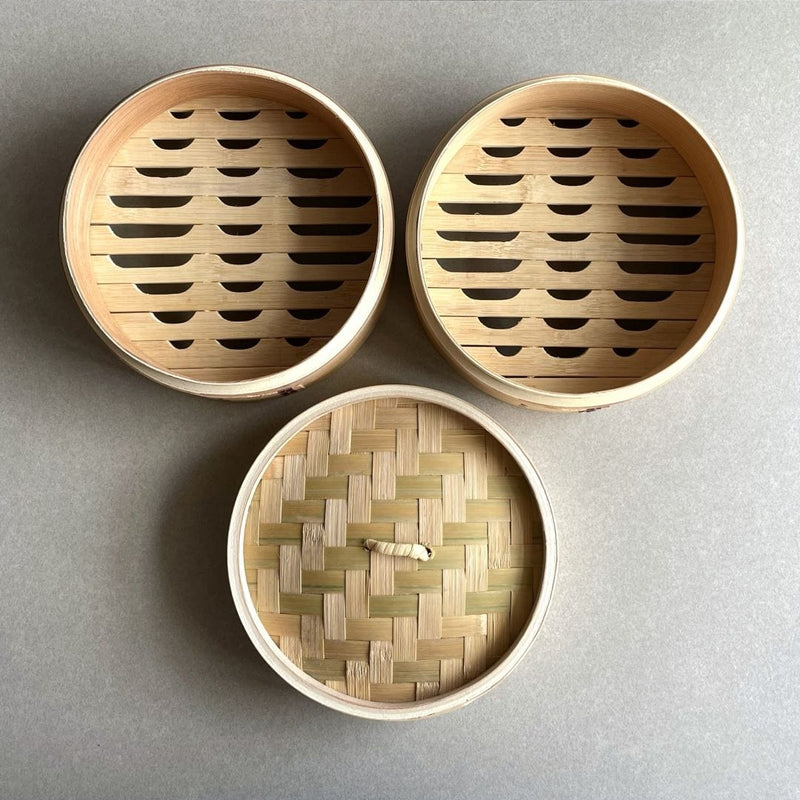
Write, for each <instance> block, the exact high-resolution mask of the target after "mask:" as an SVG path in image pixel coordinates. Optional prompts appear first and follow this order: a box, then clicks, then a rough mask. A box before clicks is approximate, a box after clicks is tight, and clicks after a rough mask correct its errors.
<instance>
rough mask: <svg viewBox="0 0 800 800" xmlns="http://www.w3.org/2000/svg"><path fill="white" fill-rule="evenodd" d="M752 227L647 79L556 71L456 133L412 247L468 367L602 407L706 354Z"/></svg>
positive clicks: (552, 396)
mask: <svg viewBox="0 0 800 800" xmlns="http://www.w3.org/2000/svg"><path fill="white" fill-rule="evenodd" d="M740 238H741V222H740V212H739V208H738V200H737V198H736V196H735V193H734V190H733V188H732V184H731V181H730V178H729V177H728V175H727V173H726V171H725V168H724V166H723V165H722V163H721V161H720V159H719V156H718V154H717V153H716V151H715V150H714V149H713V146H712V145H711V144H710V143H709V142H708V140H707V139H706V138H705V137H704V136H703V134H702V133H701V132H700V131H699V130H698V129H697V128H696V127H694V125H693V124H692V123H690V122H689V121H688V120H686V119H685V118H684V117H683V116H682V115H681V114H680V113H679V112H678V111H676V110H675V109H673V108H671V107H670V106H668V105H667V104H666V103H664V102H663V101H661V100H659V99H658V98H655V97H653V96H652V95H649V94H648V93H647V92H645V91H643V90H640V89H637V88H636V87H633V86H629V85H627V84H622V83H620V82H617V81H613V80H610V79H604V78H592V77H586V76H556V77H554V78H542V79H538V80H534V81H529V82H527V83H524V84H520V85H518V86H514V87H509V89H507V90H502V91H500V92H498V93H496V94H495V95H493V96H492V97H490V98H489V99H488V100H486V101H484V102H483V103H481V104H480V105H478V106H477V107H476V108H475V109H474V110H473V111H472V112H470V113H469V114H467V115H466V116H465V117H464V118H463V119H462V120H461V121H460V122H459V123H457V125H456V126H455V127H454V128H453V130H452V131H451V132H450V133H449V134H448V135H447V136H446V137H445V138H444V139H443V140H442V142H441V143H440V145H439V147H438V148H437V150H436V151H435V153H434V154H433V156H432V157H431V159H430V160H429V162H428V164H427V165H426V167H425V169H424V170H423V172H422V175H421V176H420V179H419V181H418V183H417V187H416V189H415V192H414V195H413V197H412V202H411V207H410V210H409V215H408V226H407V251H408V265H409V274H410V277H411V284H412V289H413V293H414V299H415V302H416V304H417V307H418V309H419V311H420V314H421V317H422V321H423V323H424V324H425V327H426V328H427V330H428V332H429V333H430V335H431V337H432V338H433V340H434V342H435V343H436V344H437V345H438V346H439V348H440V349H441V350H442V352H443V353H444V354H445V356H447V358H448V359H449V360H450V362H451V363H452V364H453V365H454V366H455V367H456V368H457V369H459V370H460V371H461V372H462V373H463V374H464V375H465V376H466V377H468V378H469V379H470V380H472V381H473V382H474V383H475V384H476V385H478V386H479V387H481V388H483V389H485V390H486V391H489V392H490V393H491V394H493V395H495V396H496V397H499V398H501V399H503V400H507V401H509V402H513V403H515V404H521V405H528V406H532V407H535V408H544V409H548V410H586V409H590V408H596V407H599V406H604V405H609V404H611V403H613V402H620V401H622V400H626V399H629V398H632V397H635V396H638V395H639V394H642V393H643V392H645V391H649V390H650V389H652V388H655V387H656V386H658V385H660V384H662V383H663V382H665V381H666V380H668V379H669V378H670V377H671V376H673V375H674V374H677V372H678V371H679V370H680V369H683V368H684V367H685V365H686V364H688V363H689V362H690V361H691V360H693V359H694V358H695V357H696V356H697V355H698V354H699V352H700V351H701V350H702V349H703V348H704V347H705V346H706V345H707V343H708V341H709V340H710V338H711V336H712V335H713V333H714V332H715V331H716V330H717V329H718V327H719V325H720V324H721V321H722V318H723V316H724V311H725V310H726V309H727V307H729V306H730V303H731V302H732V299H733V294H734V292H735V288H736V284H737V282H738V274H739V271H740V269H741V249H740V248H737V241H738V239H740ZM626 321H628V322H629V324H625V323H626ZM545 348H547V349H545ZM613 348H618V349H619V350H621V352H619V353H616V352H614V350H613ZM498 635H500V634H498ZM504 635H505V634H502V635H500V636H501V638H502V636H504ZM490 650H491V648H490Z"/></svg>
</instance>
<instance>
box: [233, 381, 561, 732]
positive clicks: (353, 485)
mask: <svg viewBox="0 0 800 800" xmlns="http://www.w3.org/2000/svg"><path fill="white" fill-rule="evenodd" d="M365 543H367V544H368V545H369V546H370V547H372V548H375V549H373V550H366V549H365ZM419 544H423V545H425V546H426V547H425V548H420V547H419V546H418V545H419ZM386 545H389V547H390V548H392V549H394V550H398V551H401V552H406V551H408V550H411V549H412V548H411V545H417V547H416V548H414V549H415V550H416V551H419V555H420V556H421V558H422V559H423V560H418V559H417V558H410V557H405V556H403V555H391V554H386V553H383V552H378V551H377V550H383V549H386ZM427 549H429V550H430V551H431V552H432V554H433V557H432V559H431V560H425V553H426V552H427ZM228 568H229V574H230V579H231V587H232V590H233V596H234V600H235V602H236V606H237V609H238V611H239V615H240V617H241V619H242V622H243V623H244V625H245V628H246V629H247V632H248V634H249V635H250V638H251V639H252V640H253V642H254V644H255V645H256V647H257V648H258V650H259V651H260V652H261V654H262V655H263V657H264V658H265V659H266V661H267V662H268V663H269V664H270V665H271V666H272V667H273V668H275V670H276V671H277V672H278V673H279V674H280V675H281V676H283V677H284V678H285V679H286V680H287V681H289V682H290V683H291V684H292V685H294V686H295V687H296V688H298V689H299V690H300V691H302V692H304V693H305V694H307V695H308V696H310V697H312V698H314V699H315V700H318V701H319V702H321V703H324V704H325V705H328V706H331V707H333V708H336V709H338V710H340V711H344V712H346V713H350V714H355V715H357V716H362V717H371V718H376V719H412V718H417V717H424V716H429V715H431V714H435V713H439V712H442V711H446V710H450V709H453V708H457V707H459V706H462V705H464V704H465V703H467V702H469V701H471V700H473V699H474V698H475V697H477V696H479V695H480V694H482V693H483V692H485V691H486V690H487V689H489V688H490V687H491V686H493V685H494V684H495V683H496V682H497V681H499V680H500V679H501V678H502V677H503V676H504V675H506V674H507V673H508V672H509V671H510V670H511V669H512V668H513V667H514V666H515V664H516V663H517V662H518V661H519V659H520V658H521V657H522V655H523V653H524V652H525V650H526V649H527V648H528V646H529V645H530V643H531V641H532V640H533V638H534V637H535V635H536V633H537V632H538V630H539V628H540V626H541V623H542V619H543V617H544V613H545V610H546V607H547V604H548V602H549V598H550V594H551V590H552V585H553V578H554V574H555V533H554V526H553V519H552V514H551V511H550V507H549V504H548V501H547V498H546V496H545V493H544V490H543V487H542V485H541V482H540V480H539V478H538V476H537V475H536V473H535V471H534V469H533V467H532V466H531V464H530V462H529V461H528V459H527V458H526V456H525V454H524V453H523V451H522V450H521V449H520V447H519V446H518V445H517V444H516V443H515V442H514V441H513V440H512V439H511V437H510V436H509V435H508V434H507V433H506V432H505V431H504V430H503V429H502V428H500V427H499V426H498V425H497V424H496V423H495V422H493V421H492V420H491V419H490V418H489V417H487V416H486V415H485V414H483V413H482V412H480V411H478V410H477V409H475V408H474V407H472V406H470V405H469V404H467V403H464V402H463V401H461V400H458V399H457V398H455V397H451V396H449V395H446V394H442V393H441V392H435V391H432V390H429V389H422V388H419V387H413V386H381V387H373V388H369V389H360V390H356V391H353V392H348V393H347V394H343V395H340V396H339V397H335V398H333V399H331V400H328V401H326V402H324V403H321V404H319V405H318V406H316V407H314V408H312V409H310V410H309V411H307V412H306V413H304V414H302V415H301V416H299V417H298V418H297V419H295V420H294V421H293V422H292V423H290V424H289V425H287V426H286V427H285V428H284V429H283V430H282V431H280V433H278V434H277V435H276V436H275V438H274V439H273V440H272V441H271V442H270V443H269V445H267V447H266V448H265V450H264V451H263V452H262V453H261V455H260V456H259V457H258V458H257V459H256V462H255V464H254V465H253V467H252V469H251V470H250V472H249V474H248V476H247V478H246V479H245V481H244V484H243V486H242V489H241V491H240V494H239V497H238V499H237V501H236V506H235V509H234V513H233V518H232V521H231V529H230V537H229V546H228Z"/></svg>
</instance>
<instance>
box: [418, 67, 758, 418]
mask: <svg viewBox="0 0 800 800" xmlns="http://www.w3.org/2000/svg"><path fill="white" fill-rule="evenodd" d="M559 83H561V84H570V83H572V84H574V83H583V84H590V85H591V84H594V85H597V86H610V87H613V88H616V89H621V90H625V91H630V92H634V93H636V94H639V95H641V96H643V97H646V98H648V99H649V100H651V101H654V102H656V103H659V104H661V105H662V106H664V107H666V108H667V109H668V110H670V111H671V112H673V113H674V114H676V115H677V116H679V117H681V118H682V119H683V120H684V121H685V122H686V123H687V124H688V125H689V126H690V127H691V128H692V129H693V131H694V132H695V133H696V134H697V136H698V137H699V138H700V139H701V140H702V141H703V142H704V143H705V145H706V146H707V147H708V149H709V150H710V152H711V153H712V155H713V157H714V158H715V160H716V162H717V166H718V168H719V170H720V172H721V174H722V175H723V176H724V178H725V181H726V184H727V189H728V191H729V193H730V200H731V204H732V207H733V216H734V220H735V240H736V241H735V243H734V249H735V257H734V260H733V263H732V264H731V268H730V278H729V280H728V283H727V287H726V289H725V292H724V295H723V297H722V298H721V300H720V302H719V305H718V307H717V310H716V311H715V313H714V315H713V317H712V319H711V320H710V321H709V323H708V324H707V325H706V328H705V330H704V331H703V333H702V334H701V335H700V336H699V338H698V339H697V341H696V342H695V343H694V344H693V345H692V346H691V347H690V348H689V349H688V350H687V351H686V352H685V353H683V354H682V355H680V356H679V357H677V358H676V359H675V360H674V361H672V362H671V363H670V364H668V365H667V366H666V367H664V368H662V369H660V370H658V371H656V372H654V373H653V374H651V375H649V376H647V377H645V378H642V379H640V380H638V381H634V382H632V383H629V384H626V385H625V386H622V387H619V388H616V389H605V390H602V391H597V392H583V393H564V392H551V391H546V390H543V389H535V388H531V387H526V386H521V385H519V384H517V383H514V382H513V381H511V380H508V379H506V378H503V377H501V376H500V375H497V374H496V373H494V372H491V371H490V370H487V369H486V368H485V367H483V366H482V365H481V364H479V363H478V362H477V361H476V360H475V359H473V358H472V357H471V356H470V355H468V354H467V353H466V352H465V351H464V350H463V348H462V347H461V346H460V345H459V344H458V343H457V342H456V341H455V339H454V338H453V337H452V336H451V335H450V333H449V332H448V331H447V329H446V328H445V326H444V325H443V324H442V322H441V320H440V319H439V316H438V314H437V313H436V312H435V310H434V308H433V303H432V301H431V299H430V295H429V294H428V289H427V286H426V284H425V281H424V279H423V270H422V263H421V260H420V241H421V221H422V208H423V206H424V200H425V197H426V196H427V195H428V192H429V191H430V188H431V184H432V182H433V179H434V176H436V175H437V173H438V169H439V166H440V162H441V161H442V160H443V158H444V157H445V155H446V153H447V151H448V149H449V146H450V143H451V141H452V140H453V139H454V137H456V136H458V134H459V133H460V132H461V131H462V129H463V128H464V127H465V126H467V125H468V124H469V123H470V122H471V120H472V119H473V118H474V117H475V115H476V114H478V113H479V112H482V111H484V110H486V109H488V108H489V107H491V106H492V105H494V104H496V103H499V102H500V101H503V100H506V99H507V98H508V97H509V96H511V95H513V94H517V93H520V92H524V91H525V90H527V89H529V88H530V87H532V86H537V85H542V84H559ZM406 260H407V263H408V274H409V279H410V282H411V290H412V294H413V296H414V302H415V304H416V306H417V311H418V312H419V315H420V318H421V319H422V322H423V326H424V327H425V329H426V331H427V333H428V335H429V336H430V338H431V339H432V340H433V342H434V344H436V346H437V347H438V349H439V350H440V351H441V352H442V354H443V355H444V356H445V357H446V358H447V359H448V360H449V361H450V363H451V364H452V365H453V366H454V367H455V368H456V369H457V370H458V371H459V372H460V373H461V374H462V375H464V377H466V378H467V379H468V380H470V381H471V382H472V383H474V384H475V385H476V386H478V388H480V389H482V390H484V391H486V392H488V393H489V394H491V395H492V396H493V397H497V398H498V399H500V400H505V401H506V402H510V403H513V404H515V405H522V406H529V407H532V408H538V409H544V410H548V411H585V410H588V409H595V408H601V407H604V406H609V405H613V404H615V403H620V402H622V401H624V400H631V399H633V398H636V397H640V396H642V395H644V394H647V393H648V392H650V391H652V390H653V389H656V388H658V387H659V386H661V385H663V384H665V383H667V382H668V381H670V380H671V379H672V378H674V377H675V376H677V375H678V374H680V373H681V372H683V370H685V369H686V368H687V367H688V366H689V365H690V364H692V363H693V362H694V361H695V360H696V359H697V358H698V357H699V356H700V354H701V353H702V352H703V351H704V350H705V349H706V348H707V347H708V345H709V344H710V343H711V340H712V339H713V338H714V336H715V335H716V334H717V332H718V331H719V329H720V327H721V326H722V323H723V322H724V320H725V317H726V316H727V314H728V312H729V311H730V308H731V306H732V305H733V301H734V299H735V297H736V292H737V290H738V287H739V283H740V281H741V274H742V268H743V264H744V222H743V219H742V209H741V202H740V200H739V196H738V193H737V190H736V187H735V184H734V182H733V179H732V177H731V174H730V172H729V171H728V169H727V167H726V166H725V163H724V162H723V160H722V158H721V156H720V154H719V152H718V150H717V148H716V147H715V146H714V143H713V142H712V141H711V140H710V139H709V137H708V136H707V135H706V134H705V133H704V132H703V131H702V130H701V129H700V127H699V126H698V125H697V123H696V122H695V121H694V120H693V119H691V118H690V117H688V116H687V115H686V114H684V113H683V112H682V111H680V110H678V109H677V108H676V107H675V106H673V105H672V104H671V103H669V102H667V101H666V100H664V99H663V98H661V97H659V96H658V95H655V94H653V93H651V92H649V91H647V90H646V89H642V88H640V87H638V86H634V85H633V84H630V83H625V82H623V81H618V80H615V79H613V78H605V77H602V76H597V75H578V74H576V75H550V76H545V77H541V78H535V79H533V80H528V81H522V82H520V83H516V84H512V85H511V86H507V87H506V88H504V89H500V90H499V91H497V92H495V93H494V94H492V95H490V96H489V97H487V98H486V99H485V100H482V101H481V102H480V103H478V104H477V105H475V106H474V107H473V108H471V109H470V110H469V111H468V112H467V113H466V114H464V115H463V116H462V117H461V118H460V119H459V120H458V121H457V122H456V123H455V125H453V127H452V128H450V130H449V131H448V132H447V133H446V134H445V135H444V136H443V137H442V139H441V141H440V142H439V144H438V145H437V147H436V149H435V150H434V151H433V153H432V154H431V156H430V157H429V158H428V161H427V162H426V163H425V166H424V167H423V169H422V172H421V173H420V176H419V178H418V179H417V183H416V186H415V187H414V192H413V194H412V196H411V202H410V204H409V209H408V216H407V220H406Z"/></svg>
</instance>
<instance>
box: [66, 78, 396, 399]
mask: <svg viewBox="0 0 800 800" xmlns="http://www.w3.org/2000/svg"><path fill="white" fill-rule="evenodd" d="M61 235H62V247H63V254H64V262H65V266H66V270H67V274H68V277H69V280H70V284H71V286H72V289H73V292H74V294H75V296H76V298H77V300H78V302H79V304H80V306H81V308H82V309H83V311H84V313H85V314H86V316H87V317H88V319H89V321H90V322H91V323H92V325H93V327H94V328H95V329H96V330H97V332H98V333H99V334H100V336H101V338H103V339H104V340H105V341H106V343H107V344H108V345H109V346H110V347H111V348H112V350H114V352H116V353H117V354H118V355H119V356H120V357H121V358H122V359H123V360H124V361H125V362H126V363H128V364H129V365H130V366H132V367H134V368H135V369H137V370H138V371H140V372H142V373H143V374H144V375H147V376H148V377H150V378H152V379H153V380H156V381H158V382H160V383H163V384H166V385H168V386H171V387H173V388H175V389H180V390H182V391H185V392H190V393H192V394H198V395H204V396H208V397H224V398H230V399H249V398H258V397H265V396H269V395H274V394H285V393H289V392H292V391H296V390H298V389H301V388H303V387H304V386H305V385H307V384H308V383H310V382H311V381H313V380H316V379H317V378H320V377H322V376H323V375H324V374H326V373H327V372H329V371H330V370H331V369H333V368H334V367H335V366H337V365H338V364H340V363H342V362H343V361H344V360H346V359H347V358H349V357H350V356H351V355H352V354H353V353H354V352H355V350H356V349H357V348H358V347H359V345H360V344H361V343H362V342H363V341H364V339H365V338H366V336H367V334H368V333H369V331H370V329H371V327H372V325H373V323H374V321H375V318H376V316H377V313H378V311H379V309H380V305H381V299H382V297H383V294H384V290H385V288H386V283H387V279H388V275H389V264H390V260H391V249H392V239H393V216H392V204H391V197H390V194H389V187H388V182H387V179H386V174H385V172H384V169H383V166H382V164H381V162H380V159H379V158H378V155H377V153H376V152H375V149H374V148H373V146H372V144H371V143H370V141H369V140H368V139H367V137H366V135H365V134H364V132H363V131H362V130H361V129H360V128H359V127H358V125H357V124H356V123H355V122H354V121H353V120H352V119H351V118H350V117H349V116H348V115H347V114H346V113H345V112H344V111H343V110H342V109H341V108H339V107H338V106H337V105H336V104H335V103H333V102H332V101H331V100H329V99H328V98H326V97H325V96H324V95H322V94H321V93H320V92H318V91H317V90H315V89H313V88H311V87H310V86H307V85H306V84H303V83H301V82H299V81H297V80H294V79H293V78H289V77H286V76H284V75H279V74H277V73H273V72H268V71H266V70H261V69H255V68H251V67H233V66H220V67H205V68H198V69H191V70H187V71H184V72H179V73H176V74H174V75H169V76H167V77H165V78H161V79H160V80H157V81H155V82H154V83H151V84H149V85H148V86H145V87H144V88H143V89H140V90H139V91H137V92H136V93H135V94H133V95H132V96H131V97H129V98H128V99H127V100H125V101H124V102H123V103H121V104H120V105H119V106H118V107H117V108H116V109H114V111H112V112H111V113H110V114H109V115H108V116H107V117H106V119H105V120H103V122H102V123H101V124H100V126H99V127H98V128H97V130H95V132H94V133H93V134H92V135H91V137H90V138H89V140H88V141H87V143H86V145H85V146H84V148H83V150H82V151H81V153H80V155H79V156H78V159H77V161H76V163H75V166H74V168H73V171H72V174H71V176H70V179H69V182H68V184H67V189H66V192H65V195H64V204H63V210H62V231H61Z"/></svg>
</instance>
